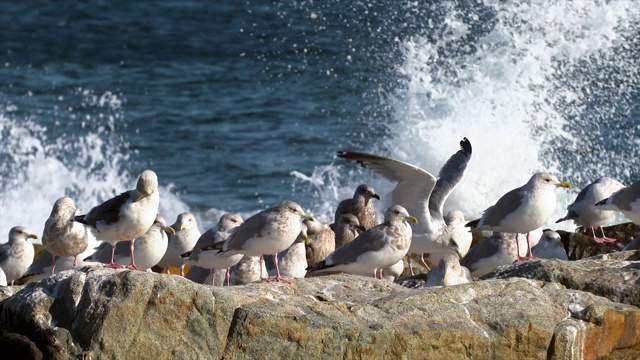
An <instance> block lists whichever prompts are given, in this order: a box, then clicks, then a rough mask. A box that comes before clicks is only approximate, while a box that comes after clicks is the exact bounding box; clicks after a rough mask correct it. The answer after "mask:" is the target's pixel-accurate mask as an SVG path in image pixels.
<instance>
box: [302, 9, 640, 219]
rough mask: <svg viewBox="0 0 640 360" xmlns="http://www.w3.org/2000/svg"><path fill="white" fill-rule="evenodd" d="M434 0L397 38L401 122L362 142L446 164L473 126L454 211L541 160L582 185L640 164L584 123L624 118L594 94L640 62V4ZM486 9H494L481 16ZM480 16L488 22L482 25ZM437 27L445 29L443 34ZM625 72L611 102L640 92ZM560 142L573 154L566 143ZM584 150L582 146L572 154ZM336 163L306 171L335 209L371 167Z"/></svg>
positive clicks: (514, 180) (475, 208)
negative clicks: (422, 27) (600, 105)
mask: <svg viewBox="0 0 640 360" xmlns="http://www.w3.org/2000/svg"><path fill="white" fill-rule="evenodd" d="M436 6H439V7H440V8H439V9H437V12H438V13H439V15H441V16H443V17H444V21H441V22H440V23H439V24H436V25H434V26H433V28H432V29H431V30H432V31H430V32H429V33H428V34H425V36H414V37H412V38H408V39H404V40H399V46H400V49H401V52H402V54H403V55H404V60H403V61H402V62H401V63H400V64H399V66H398V67H397V69H396V71H397V73H398V75H399V77H400V78H402V79H403V81H402V82H401V85H400V86H399V87H398V88H397V89H395V92H394V93H393V94H392V96H391V104H392V108H393V112H394V118H395V121H394V122H393V123H392V124H389V126H388V129H389V130H388V136H387V137H386V139H385V141H384V143H382V144H371V146H370V147H369V148H365V149H358V150H360V151H367V152H372V153H376V154H380V155H384V156H389V157H392V158H395V159H399V160H403V161H407V162H409V163H412V164H415V165H418V166H420V167H423V168H424V169H426V170H428V171H430V172H431V173H433V174H434V175H436V174H437V173H438V171H439V169H440V167H441V166H442V164H444V162H445V161H446V160H447V159H448V157H449V156H451V154H453V153H454V152H455V151H457V149H458V142H459V141H460V140H461V139H462V138H463V137H465V136H466V137H467V138H469V140H470V141H471V143H472V145H473V159H472V161H471V163H470V166H469V170H468V175H467V177H466V179H465V180H464V182H463V183H462V184H461V185H460V186H459V187H458V189H457V190H456V191H455V192H454V194H453V195H452V196H451V198H450V199H449V201H448V202H447V203H446V204H445V205H446V206H445V207H446V209H445V210H447V211H448V210H449V209H454V208H455V209H461V210H462V211H463V212H464V213H465V215H466V216H467V217H470V218H474V217H477V216H479V215H480V214H481V212H482V210H484V209H485V208H486V207H487V206H489V205H491V204H492V203H494V202H495V201H496V200H497V199H498V198H499V197H500V196H501V195H502V194H504V193H505V192H506V191H508V190H510V189H513V188H515V187H518V186H520V185H522V184H524V183H525V182H526V181H527V180H528V179H529V177H530V176H531V175H532V174H533V173H534V172H537V171H549V172H552V173H555V174H557V175H558V177H559V178H560V179H563V180H569V181H572V182H574V183H576V185H578V186H584V185H586V184H587V183H589V182H590V181H592V180H594V179H595V178H597V177H599V176H603V175H607V176H614V177H618V178H622V179H624V178H625V177H627V178H628V176H629V174H630V172H629V170H628V168H630V167H633V166H635V165H636V164H637V160H636V159H635V156H630V155H632V154H633V152H632V151H633V150H632V149H630V147H629V146H628V144H623V143H620V144H619V145H614V146H613V147H612V148H614V149H615V148H617V150H616V151H608V152H604V151H597V150H598V149H594V150H596V151H593V152H592V151H591V149H588V150H586V151H585V150H584V148H585V147H588V146H590V144H591V143H590V139H591V138H592V137H594V135H595V136H605V135H604V133H603V132H602V131H601V132H599V133H595V134H594V133H593V132H591V131H587V130H585V129H588V126H589V125H592V124H590V123H589V122H588V121H592V122H597V121H607V122H609V123H614V122H616V121H619V120H618V118H616V117H615V116H616V115H614V114H606V113H605V114H604V115H602V116H605V117H604V118H597V117H596V118H595V119H593V111H592V109H590V108H589V106H591V105H592V102H593V99H592V97H590V96H589V94H591V95H593V94H594V93H595V92H597V91H598V86H599V85H598V79H599V76H601V75H602V73H601V72H603V71H606V70H607V69H606V68H605V67H612V68H613V69H615V71H613V72H617V73H620V74H632V73H637V72H638V71H639V70H638V68H637V64H635V65H634V63H633V61H634V60H633V58H635V57H636V55H633V52H632V50H629V48H630V47H632V42H633V41H635V39H636V36H635V35H634V34H637V31H638V27H639V26H638V23H639V19H640V15H639V14H640V4H639V3H636V2H628V1H610V2H602V1H600V2H554V3H549V2H515V3H514V2H501V1H486V2H485V4H484V5H483V6H479V8H481V10H482V11H483V13H482V14H480V13H475V12H474V11H478V8H476V9H474V10H470V9H468V8H462V7H456V6H454V5H453V4H452V3H442V4H440V5H436ZM479 17H484V18H485V19H484V20H481V21H480V22H478V19H479ZM425 21H430V20H427V19H425ZM491 22H493V25H487V24H489V23H491ZM471 23H475V24H476V25H478V24H480V26H485V27H487V26H488V28H487V29H486V30H480V31H478V30H474V31H475V32H472V26H471V25H470V24H471ZM433 34H440V35H439V37H438V38H436V39H434V36H433ZM474 37H475V40H473V41H472V40H469V39H472V38H474ZM461 44H462V45H465V46H468V47H467V48H461V47H460V45H461ZM585 74H586V75H585ZM609 80H610V79H609ZM585 81H587V82H586V83H585ZM600 81H602V79H600ZM618 81H619V83H616V84H617V86H619V89H618V88H615V89H614V93H615V96H616V98H615V99H614V100H612V99H607V101H606V102H607V103H611V101H614V102H629V101H631V100H632V99H633V97H632V95H631V92H630V91H629V89H637V88H638V80H637V76H635V77H633V76H629V77H628V78H624V79H619V80H618ZM620 82H621V83H620ZM625 89H626V90H625ZM590 111H591V112H590ZM588 115H589V116H591V120H588V119H586V118H587V117H588ZM599 116H600V115H599ZM630 131H633V129H630ZM610 141H616V139H611V140H610ZM625 141H627V140H625ZM630 141H636V142H637V140H630ZM559 145H563V146H564V147H565V150H564V153H563V152H562V151H557V149H556V147H557V146H559ZM593 146H595V145H593ZM345 150H352V149H345ZM580 151H582V152H583V153H584V155H583V156H582V157H580V156H576V157H574V158H568V156H566V155H567V153H569V155H574V154H575V153H578V152H580ZM599 156H601V157H602V158H603V159H599V158H598V157H599ZM612 159H615V160H612ZM341 163H343V161H342V160H339V161H337V162H336V164H341ZM620 164H625V165H626V166H620ZM328 171H330V170H327V169H326V168H325V167H319V168H318V169H317V170H316V171H315V172H314V173H313V174H311V175H308V177H309V179H304V177H303V176H300V175H299V174H297V175H296V177H297V179H298V182H304V181H306V182H308V183H309V184H311V185H310V187H311V188H312V189H314V191H317V192H318V193H319V194H318V196H319V198H320V199H321V201H320V202H319V203H318V204H317V206H316V208H315V209H314V210H315V211H316V212H318V213H321V214H324V215H325V216H327V217H330V210H331V209H332V208H333V206H335V204H336V203H337V201H338V199H340V198H345V197H348V196H351V194H352V191H353V189H355V187H356V186H357V184H358V183H360V182H364V181H371V179H372V178H371V177H370V176H369V175H354V174H352V173H344V172H343V171H342V170H341V172H340V175H338V176H331V177H327V176H326V175H325V174H326V173H327V172H328ZM297 186H300V185H297ZM342 186H346V187H347V188H348V189H349V190H348V191H343V190H341V189H342V188H341V187H342ZM378 186H380V187H382V188H384V189H379V190H380V192H381V193H384V192H383V191H384V190H387V191H388V190H390V189H391V185H390V184H388V183H385V182H382V183H379V185H378ZM335 187H340V190H338V189H336V188H335ZM577 191H579V188H577V189H574V190H573V191H572V192H567V191H565V190H564V189H562V190H558V191H557V193H558V198H559V201H558V206H557V211H556V213H555V214H554V217H552V219H551V220H552V221H555V220H556V219H557V218H559V217H561V216H562V215H564V213H565V212H566V210H565V209H566V206H567V205H568V203H570V202H571V201H572V200H573V199H574V198H575V195H576V193H577ZM337 195H340V196H337ZM326 202H329V203H331V206H328V205H327V204H326ZM552 221H550V223H549V225H551V223H552ZM561 226H565V227H571V226H572V224H571V223H570V222H565V223H563V224H561ZM553 228H558V226H557V225H555V224H553Z"/></svg>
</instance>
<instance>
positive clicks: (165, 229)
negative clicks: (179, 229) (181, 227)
mask: <svg viewBox="0 0 640 360" xmlns="http://www.w3.org/2000/svg"><path fill="white" fill-rule="evenodd" d="M163 230H164V231H166V232H170V233H171V234H173V235H175V234H176V231H175V230H174V229H173V228H172V227H171V226H167V227H165V228H163Z"/></svg>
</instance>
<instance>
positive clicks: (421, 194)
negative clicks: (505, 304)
mask: <svg viewBox="0 0 640 360" xmlns="http://www.w3.org/2000/svg"><path fill="white" fill-rule="evenodd" d="M471 153H472V149H471V142H469V140H467V138H463V139H462V140H461V141H460V150H459V151H458V152H456V153H455V154H453V155H452V156H451V157H450V158H449V160H447V162H446V163H445V164H444V165H443V166H442V169H440V173H439V174H438V177H439V179H436V178H435V177H434V176H433V175H431V174H430V173H429V172H427V171H426V170H424V169H421V168H419V167H417V166H415V165H411V164H408V163H405V162H402V161H398V160H394V159H389V158H385V157H382V156H377V155H371V154H364V153H357V152H350V151H338V157H341V158H345V159H350V160H355V161H357V162H358V163H359V164H360V165H362V166H363V167H366V168H368V169H370V170H371V171H373V172H375V173H376V174H378V175H381V176H383V177H384V178H386V179H387V180H389V181H393V182H395V183H397V184H396V187H395V188H394V189H393V190H392V191H391V193H390V194H389V195H388V196H386V197H385V200H386V201H387V204H388V205H392V204H398V205H402V206H403V207H405V208H406V209H407V210H408V212H409V213H411V214H415V215H416V217H417V219H418V223H417V225H413V240H412V241H411V248H410V249H409V253H410V254H416V255H418V256H420V259H421V260H422V264H423V266H426V264H425V263H424V259H422V256H423V254H424V253H437V252H442V251H446V252H449V251H451V249H452V247H453V243H452V242H451V236H450V234H449V233H448V229H447V224H446V223H445V221H444V216H443V206H444V203H445V201H446V200H447V198H448V197H449V195H450V194H451V192H452V191H453V190H454V189H455V187H456V186H457V185H458V184H459V183H460V182H461V181H462V179H463V178H464V175H465V172H466V168H467V165H468V164H469V161H470V160H471Z"/></svg>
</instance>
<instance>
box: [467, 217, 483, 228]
mask: <svg viewBox="0 0 640 360" xmlns="http://www.w3.org/2000/svg"><path fill="white" fill-rule="evenodd" d="M479 223H480V219H476V220H473V221H469V222H468V223H467V224H466V225H465V227H469V228H472V229H473V228H475V227H477V226H478V224H479Z"/></svg>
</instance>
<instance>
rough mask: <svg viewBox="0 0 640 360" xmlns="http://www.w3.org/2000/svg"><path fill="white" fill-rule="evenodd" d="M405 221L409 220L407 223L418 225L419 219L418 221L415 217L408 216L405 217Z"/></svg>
mask: <svg viewBox="0 0 640 360" xmlns="http://www.w3.org/2000/svg"><path fill="white" fill-rule="evenodd" d="M404 219H405V220H407V221H411V222H414V223H416V224H417V223H418V219H416V217H415V216H407V217H405V218H404Z"/></svg>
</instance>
